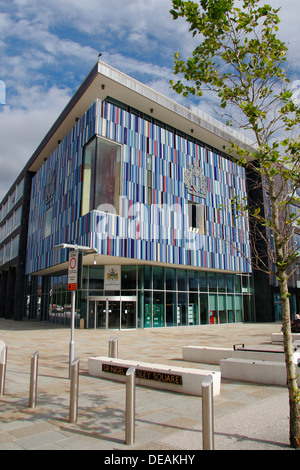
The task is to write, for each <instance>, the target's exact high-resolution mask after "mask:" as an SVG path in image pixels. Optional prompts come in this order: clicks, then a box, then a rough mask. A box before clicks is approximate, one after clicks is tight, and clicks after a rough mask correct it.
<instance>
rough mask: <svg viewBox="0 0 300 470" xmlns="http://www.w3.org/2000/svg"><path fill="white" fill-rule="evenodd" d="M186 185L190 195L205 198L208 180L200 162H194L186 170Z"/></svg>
mask: <svg viewBox="0 0 300 470" xmlns="http://www.w3.org/2000/svg"><path fill="white" fill-rule="evenodd" d="M184 184H185V187H186V189H187V191H188V193H189V194H193V195H194V196H200V197H205V196H206V194H207V178H206V176H204V173H203V170H202V168H200V162H199V161H198V160H194V161H193V163H192V164H191V165H189V166H188V168H187V169H186V170H185V173H184Z"/></svg>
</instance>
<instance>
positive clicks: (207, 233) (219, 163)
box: [27, 100, 251, 273]
mask: <svg viewBox="0 0 300 470" xmlns="http://www.w3.org/2000/svg"><path fill="white" fill-rule="evenodd" d="M96 133H97V135H98V136H99V138H102V139H103V138H104V139H109V140H110V141H113V142H117V143H119V144H121V153H122V155H121V169H120V179H121V182H120V200H119V207H118V212H117V211H116V214H108V213H103V212H101V210H100V211H99V210H94V211H91V212H89V213H88V214H86V215H84V216H82V217H81V216H80V214H81V212H80V211H81V191H82V177H83V170H82V166H83V156H84V145H85V144H86V143H87V142H88V141H89V140H90V139H91V138H92V137H93V136H94V135H95V134H96ZM195 163H196V164H197V165H199V168H200V169H201V171H203V175H204V177H205V184H206V188H207V192H206V193H205V194H202V195H201V197H199V196H197V195H194V194H190V193H189V192H188V188H187V185H186V178H185V177H186V172H187V171H188V169H189V168H190V167H192V166H193V165H195ZM50 168H53V169H54V174H55V190H54V194H53V198H52V201H51V200H50V201H49V202H47V203H46V202H45V194H44V192H45V187H46V186H47V175H48V174H49V169H50ZM149 168H150V170H149ZM50 183H51V182H50ZM48 185H49V182H48ZM233 196H237V198H243V197H245V196H246V179H245V172H244V170H243V168H241V167H239V166H238V165H236V164H235V163H233V162H232V161H230V160H229V159H226V158H224V157H222V156H220V155H218V154H217V153H214V152H212V151H210V150H208V149H205V148H203V147H201V146H200V145H196V144H195V143H193V142H190V141H189V140H187V139H185V138H183V137H180V136H178V135H176V134H174V133H173V132H171V131H169V130H167V129H164V128H162V127H160V126H158V125H155V124H153V123H151V122H149V121H147V120H144V119H142V118H140V117H138V116H136V115H133V114H130V113H129V112H127V111H125V110H123V109H120V108H118V107H116V106H114V105H112V104H109V103H107V102H101V101H100V100H97V101H96V102H95V103H94V105H93V106H92V107H91V108H90V109H89V110H88V111H87V113H86V114H85V115H84V116H83V118H82V119H81V120H80V121H79V122H78V123H77V124H76V126H75V127H74V128H73V129H72V131H71V132H70V133H69V134H68V136H67V137H66V138H65V139H64V141H63V142H62V143H61V144H60V146H59V147H58V149H56V151H55V152H54V153H53V154H52V155H51V157H50V158H49V160H48V161H47V162H46V163H45V165H44V166H43V167H42V168H41V169H40V171H39V172H38V173H37V175H36V176H35V178H34V180H33V185H32V195H31V209H30V222H29V234H28V250H27V273H32V272H35V271H38V270H41V269H44V268H47V267H49V266H53V265H55V264H56V263H57V262H58V256H59V255H58V253H57V252H56V251H55V250H54V251H53V250H52V247H53V245H56V244H59V243H63V242H68V243H80V244H83V245H90V246H93V247H94V248H96V249H97V251H98V253H100V254H104V255H111V256H118V257H124V258H137V259H141V260H145V261H157V262H164V263H170V264H182V265H187V266H195V267H200V268H201V267H203V268H209V269H222V270H230V271H239V272H250V271H251V267H250V265H249V264H248V262H247V261H246V257H247V256H249V253H250V246H249V237H248V230H249V227H248V220H247V218H246V217H237V218H235V217H236V216H237V214H235V212H234V208H233V206H232V204H231V202H232V197H233ZM189 203H195V204H200V205H201V206H203V207H204V210H202V211H201V213H204V214H205V221H204V229H203V230H204V233H198V230H193V229H192V228H191V227H190V223H189V217H188V215H189ZM50 207H53V209H52V210H53V217H52V226H51V235H50V236H48V237H45V236H44V235H45V233H44V226H45V220H46V213H47V211H48V210H49V209H50ZM95 209H97V208H95ZM100 209H101V208H100Z"/></svg>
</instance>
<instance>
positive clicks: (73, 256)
mask: <svg viewBox="0 0 300 470" xmlns="http://www.w3.org/2000/svg"><path fill="white" fill-rule="evenodd" d="M77 278H78V251H70V253H69V266H68V290H76V289H77Z"/></svg>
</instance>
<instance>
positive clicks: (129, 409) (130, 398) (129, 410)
mask: <svg viewBox="0 0 300 470" xmlns="http://www.w3.org/2000/svg"><path fill="white" fill-rule="evenodd" d="M134 441H135V367H129V369H128V370H127V372H126V420H125V444H127V445H129V446H130V445H133V444H134Z"/></svg>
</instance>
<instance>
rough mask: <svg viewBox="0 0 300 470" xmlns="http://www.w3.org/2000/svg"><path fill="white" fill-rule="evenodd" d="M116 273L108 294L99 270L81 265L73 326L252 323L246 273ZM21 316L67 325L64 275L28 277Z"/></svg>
mask: <svg viewBox="0 0 300 470" xmlns="http://www.w3.org/2000/svg"><path fill="white" fill-rule="evenodd" d="M113 271H114V269H113ZM116 273H119V277H120V279H119V288H118V289H115V290H112V289H114V287H112V286H109V285H108V284H106V282H105V281H106V278H105V276H106V270H105V267H104V266H94V265H92V266H84V268H83V279H82V285H81V289H80V290H78V291H76V307H75V312H76V313H75V325H76V327H81V328H106V329H127V328H155V327H165V326H166V327H168V326H191V325H201V324H205V325H206V324H216V323H235V322H244V321H245V322H246V321H249V322H250V321H255V316H254V306H253V289H252V277H251V275H248V274H231V273H221V272H207V271H200V270H187V269H175V268H167V267H162V266H148V265H147V266H140V265H138V266H135V265H126V266H119V267H117V271H116ZM116 277H117V275H116ZM26 317H27V318H28V319H36V320H41V321H49V322H52V323H58V324H64V325H68V324H70V320H71V292H70V291H68V290H67V272H58V273H55V274H53V273H52V274H49V275H46V276H30V278H29V282H28V291H27V308H26Z"/></svg>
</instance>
